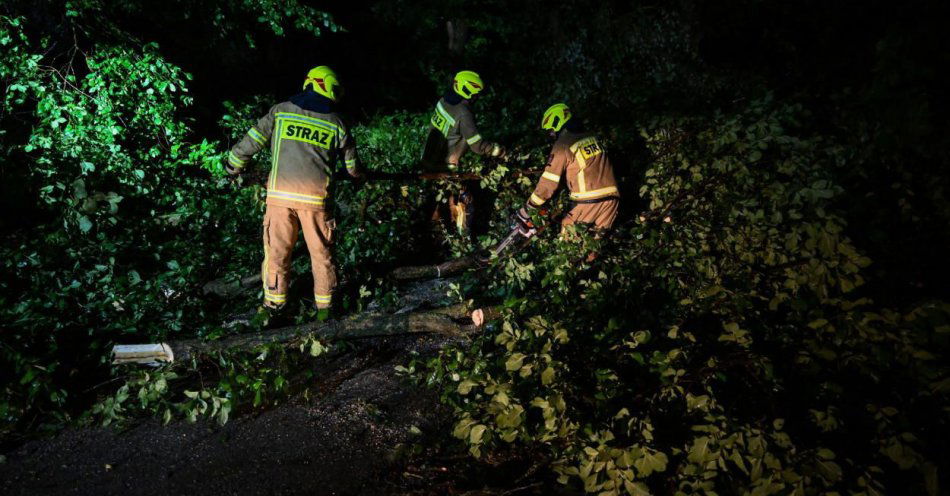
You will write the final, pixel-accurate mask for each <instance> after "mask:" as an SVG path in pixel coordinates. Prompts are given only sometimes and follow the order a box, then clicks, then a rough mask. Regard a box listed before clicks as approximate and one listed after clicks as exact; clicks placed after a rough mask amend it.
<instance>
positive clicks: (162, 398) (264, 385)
mask: <svg viewBox="0 0 950 496" xmlns="http://www.w3.org/2000/svg"><path fill="white" fill-rule="evenodd" d="M289 344H290V346H292V347H296V348H297V351H299V353H294V352H293V350H288V349H287V347H286V346H285V345H284V344H282V343H281V344H270V345H265V346H260V347H258V349H252V350H240V351H237V352H223V353H222V352H219V353H216V354H214V355H213V356H209V355H198V356H197V357H195V358H193V359H192V361H191V364H190V366H189V367H188V368H187V369H186V370H185V371H184V373H181V372H182V371H181V370H178V371H176V370H174V369H173V368H171V367H165V368H162V369H158V370H155V371H151V372H149V371H142V370H133V371H131V373H129V375H128V377H127V378H126V380H125V382H124V384H122V386H120V387H119V388H118V390H116V392H115V393H114V394H112V395H111V396H108V397H106V398H104V399H103V400H102V401H100V402H98V403H96V404H95V405H94V406H93V407H92V408H91V409H90V410H89V412H88V417H89V418H90V419H94V420H96V421H98V422H99V423H100V424H102V425H109V424H111V423H113V422H121V421H123V420H125V419H127V418H130V417H133V416H145V415H151V416H160V417H161V418H162V419H163V421H164V422H165V423H166V424H167V423H168V422H170V421H171V420H172V419H173V418H175V417H176V416H180V417H182V418H184V419H186V420H187V421H189V422H196V421H197V420H198V419H199V418H209V419H213V420H215V421H217V422H218V423H219V424H221V425H224V424H226V423H227V422H228V419H229V417H230V414H231V412H232V410H234V409H235V408H240V407H242V406H250V407H252V408H260V407H264V406H273V405H276V404H278V403H280V402H281V401H282V400H284V399H285V398H286V397H287V396H288V395H289V394H290V392H291V383H290V379H289V377H291V374H294V377H293V378H294V379H296V380H297V381H298V387H299V383H300V382H303V383H306V381H307V379H310V378H311V377H312V372H311V371H310V370H308V368H307V366H308V365H309V361H310V359H312V358H314V357H319V356H321V355H323V354H324V353H326V352H327V351H328V350H329V347H328V346H327V345H326V344H325V343H323V342H322V341H320V340H319V339H317V338H316V337H314V336H313V335H306V336H303V337H301V338H299V339H297V340H295V341H294V342H292V343H289ZM301 369H303V372H298V371H299V370H301ZM209 373H210V375H211V376H213V377H215V378H216V381H217V382H216V383H214V384H213V385H206V384H205V383H204V380H203V379H202V380H201V381H199V382H197V383H195V381H194V377H195V376H196V375H197V376H199V377H202V378H203V377H204V375H205V374H209ZM190 388H195V389H194V390H193V389H190ZM179 393H180V394H179ZM133 395H134V396H133ZM173 395H174V396H177V398H178V400H177V401H175V400H174V399H173V398H172V396H173Z"/></svg>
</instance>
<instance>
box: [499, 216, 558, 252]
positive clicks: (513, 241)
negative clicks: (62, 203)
mask: <svg viewBox="0 0 950 496" xmlns="http://www.w3.org/2000/svg"><path fill="white" fill-rule="evenodd" d="M541 215H542V216H544V215H546V212H541ZM511 224H512V225H511V232H510V233H509V234H508V236H506V237H505V239H503V240H501V242H499V243H498V244H497V245H495V246H494V247H493V248H491V249H490V250H489V251H490V253H491V257H493V258H499V257H501V256H502V254H503V253H505V252H506V251H513V252H514V253H517V252H518V250H520V249H521V248H523V247H524V246H525V245H527V244H528V241H530V240H531V238H533V237H535V236H536V235H537V234H538V231H539V228H538V226H536V225H535V224H534V222H533V221H532V220H531V217H529V216H527V215H525V214H523V213H522V211H519V212H518V213H516V214H515V215H514V216H513V217H512V220H511Z"/></svg>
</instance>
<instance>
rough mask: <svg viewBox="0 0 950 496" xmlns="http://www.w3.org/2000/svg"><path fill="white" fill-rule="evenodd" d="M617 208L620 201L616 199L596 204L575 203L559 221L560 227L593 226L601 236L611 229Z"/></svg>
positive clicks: (615, 218)
mask: <svg viewBox="0 0 950 496" xmlns="http://www.w3.org/2000/svg"><path fill="white" fill-rule="evenodd" d="M619 207H620V200H619V199H616V198H611V199H609V200H605V201H600V202H596V203H576V204H574V208H572V209H571V210H570V211H569V212H568V213H567V215H565V216H564V218H563V219H561V226H562V227H563V226H570V225H573V224H593V225H594V228H595V229H597V231H599V232H600V233H602V234H603V233H606V232H607V231H609V230H610V228H611V227H613V225H614V221H616V220H617V212H618V210H619Z"/></svg>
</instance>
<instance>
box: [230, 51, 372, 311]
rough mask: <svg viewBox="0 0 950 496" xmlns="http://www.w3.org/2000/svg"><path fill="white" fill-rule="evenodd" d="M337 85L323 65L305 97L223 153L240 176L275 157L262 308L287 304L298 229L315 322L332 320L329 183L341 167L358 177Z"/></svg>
mask: <svg viewBox="0 0 950 496" xmlns="http://www.w3.org/2000/svg"><path fill="white" fill-rule="evenodd" d="M341 94H342V87H341V85H340V81H339V79H338V78H337V75H336V74H335V73H334V72H333V70H332V69H330V68H329V67H326V66H319V67H315V68H313V69H311V70H310V72H309V73H307V78H306V79H305V80H304V83H303V91H302V92H301V93H298V94H297V95H294V96H292V97H291V98H290V99H289V100H288V101H286V102H283V103H278V104H277V105H274V106H273V107H271V109H270V111H269V112H268V113H267V115H265V116H264V117H261V118H260V120H258V121H257V124H255V125H254V126H253V127H251V129H250V130H249V131H248V132H247V134H246V135H245V136H244V137H243V138H242V139H241V141H239V142H238V144H237V145H235V146H234V148H232V149H231V153H230V154H229V155H228V161H227V165H226V169H227V171H228V173H230V174H240V173H241V172H242V171H243V170H244V169H245V166H246V165H247V162H248V160H249V159H250V158H251V156H253V155H254V154H255V153H257V152H258V151H260V150H261V149H263V148H264V147H265V146H270V149H271V152H272V154H273V161H272V162H271V169H270V174H269V176H268V180H267V207H266V211H265V212H264V229H263V233H264V236H263V237H264V262H263V264H262V265H261V278H262V280H263V282H264V306H265V307H266V308H268V309H273V310H279V309H281V308H282V307H283V306H284V304H285V303H286V302H287V288H288V286H289V283H290V262H291V255H292V253H293V249H294V244H295V243H296V241H297V235H298V232H300V231H303V238H304V241H306V243H307V249H308V251H309V252H310V263H311V268H312V270H313V296H314V300H315V302H316V307H317V309H318V317H319V318H320V319H321V320H323V319H326V318H327V317H328V316H329V308H330V305H331V303H332V301H333V289H334V287H335V286H336V270H335V268H334V266H333V261H332V259H331V255H330V248H331V247H332V245H333V230H334V228H335V227H336V222H335V220H334V219H333V215H332V210H331V208H330V196H331V195H330V178H331V176H332V175H333V172H334V170H335V169H336V168H338V167H339V166H340V165H341V164H344V165H345V168H346V171H347V172H348V173H349V174H350V175H351V176H353V177H355V178H360V177H362V171H361V167H360V164H359V162H358V160H357V155H356V143H355V141H354V139H353V136H352V134H351V132H350V129H349V128H348V127H347V125H346V124H345V123H344V121H343V120H342V119H341V118H340V116H339V115H338V114H337V112H336V108H335V107H336V104H337V102H338V101H339V100H340V97H341Z"/></svg>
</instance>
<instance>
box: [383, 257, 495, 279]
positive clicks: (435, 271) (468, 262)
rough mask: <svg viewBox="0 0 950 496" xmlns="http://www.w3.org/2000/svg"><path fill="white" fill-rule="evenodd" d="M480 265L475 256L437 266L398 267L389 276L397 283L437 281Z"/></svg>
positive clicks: (480, 260)
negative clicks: (425, 280) (424, 280)
mask: <svg viewBox="0 0 950 496" xmlns="http://www.w3.org/2000/svg"><path fill="white" fill-rule="evenodd" d="M480 265H482V259H481V258H479V257H477V256H468V257H462V258H456V259H455V260H449V261H448V262H443V263H440V264H437V265H419V266H414V267H399V268H397V269H393V271H392V272H390V273H389V276H390V277H392V278H393V279H395V280H397V281H409V280H412V279H437V278H442V277H449V276H454V275H456V274H460V273H462V272H465V271H466V270H468V269H473V268H475V267H478V266H480Z"/></svg>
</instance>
